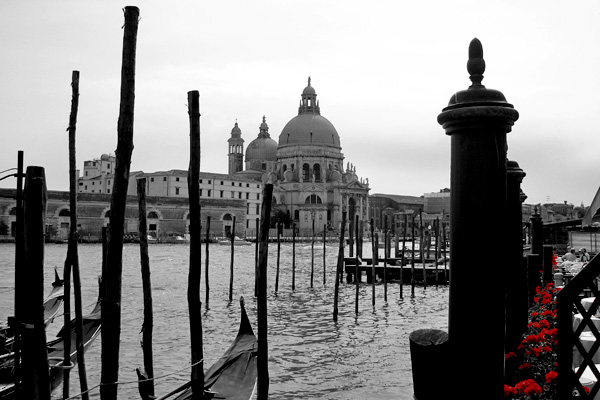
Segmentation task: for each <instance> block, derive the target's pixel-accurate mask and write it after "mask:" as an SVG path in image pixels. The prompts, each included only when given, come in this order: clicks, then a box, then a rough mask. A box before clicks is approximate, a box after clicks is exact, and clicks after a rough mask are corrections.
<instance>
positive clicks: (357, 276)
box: [353, 215, 362, 314]
mask: <svg viewBox="0 0 600 400" xmlns="http://www.w3.org/2000/svg"><path fill="white" fill-rule="evenodd" d="M353 226H354V229H355V230H356V231H357V232H358V215H357V216H356V222H355V223H354V224H353ZM355 262H356V268H355V269H354V283H355V284H356V295H355V300H354V304H355V306H354V312H355V313H356V314H358V295H359V285H360V265H361V264H362V260H361V259H360V257H359V256H358V253H357V254H356V260H355Z"/></svg>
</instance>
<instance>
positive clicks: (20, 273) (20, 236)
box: [13, 150, 28, 398]
mask: <svg viewBox="0 0 600 400" xmlns="http://www.w3.org/2000/svg"><path fill="white" fill-rule="evenodd" d="M24 177H25V174H24V173H23V151H22V150H19V151H18V152H17V198H16V203H17V204H16V208H17V212H16V226H15V318H14V320H13V322H14V324H13V330H14V332H15V342H14V343H15V344H14V353H15V354H14V371H15V372H14V382H15V393H16V394H17V398H19V395H20V393H21V333H22V329H21V327H22V322H23V315H24V314H23V313H24V309H23V308H24V307H25V305H26V302H27V298H26V297H27V295H28V291H27V270H26V268H27V266H26V264H25V238H24V230H25V227H24V215H23V178H24ZM24 297H25V298H24Z"/></svg>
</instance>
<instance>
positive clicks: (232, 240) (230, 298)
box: [229, 215, 258, 302]
mask: <svg viewBox="0 0 600 400" xmlns="http://www.w3.org/2000/svg"><path fill="white" fill-rule="evenodd" d="M257 226H258V225H257ZM257 232H258V228H257ZM230 239H231V262H230V264H229V301H230V302H231V301H233V260H234V257H235V256H234V254H235V215H234V216H233V227H232V228H231V238H230ZM256 243H258V235H257V241H256ZM255 282H256V280H255Z"/></svg>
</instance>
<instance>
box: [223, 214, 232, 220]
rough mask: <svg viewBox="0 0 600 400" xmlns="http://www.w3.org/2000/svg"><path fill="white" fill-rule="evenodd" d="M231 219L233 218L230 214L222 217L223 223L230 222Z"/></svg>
mask: <svg viewBox="0 0 600 400" xmlns="http://www.w3.org/2000/svg"><path fill="white" fill-rule="evenodd" d="M232 219H233V217H232V216H231V214H225V215H223V221H231V220H232Z"/></svg>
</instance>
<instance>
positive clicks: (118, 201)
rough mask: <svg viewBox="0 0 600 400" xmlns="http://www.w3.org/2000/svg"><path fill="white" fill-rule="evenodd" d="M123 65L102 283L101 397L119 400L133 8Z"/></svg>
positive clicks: (132, 80)
mask: <svg viewBox="0 0 600 400" xmlns="http://www.w3.org/2000/svg"><path fill="white" fill-rule="evenodd" d="M123 11H124V14H125V24H124V30H123V57H122V58H123V62H122V66H121V102H120V107H119V120H118V123H117V135H118V140H117V150H116V151H115V154H116V162H115V174H114V184H113V190H112V193H111V199H110V224H109V233H108V246H107V255H106V270H105V273H106V275H103V277H102V278H103V284H104V285H105V287H106V298H105V299H104V301H103V302H102V317H101V318H102V333H101V344H102V357H101V363H102V367H101V369H102V371H101V377H100V382H101V386H100V397H101V398H102V400H117V391H118V381H119V353H120V352H119V348H120V343H121V285H122V272H123V233H124V231H125V205H126V203H127V187H128V185H129V170H130V165H131V153H132V152H133V116H134V104H135V56H136V44H137V31H138V23H139V15H140V10H139V8H137V7H134V6H127V7H125V8H124V9H123Z"/></svg>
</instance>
